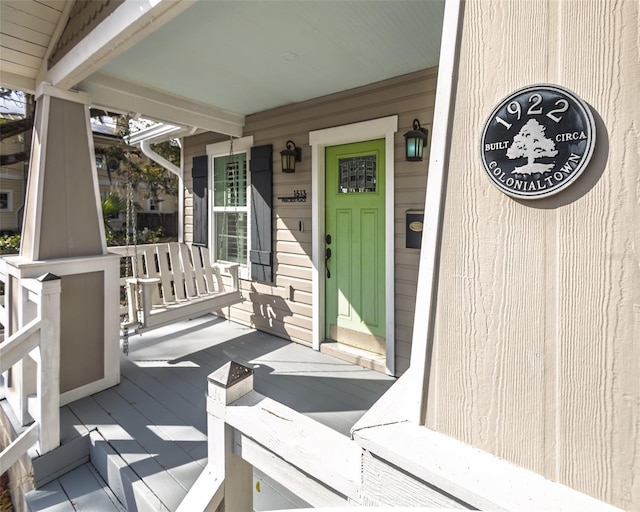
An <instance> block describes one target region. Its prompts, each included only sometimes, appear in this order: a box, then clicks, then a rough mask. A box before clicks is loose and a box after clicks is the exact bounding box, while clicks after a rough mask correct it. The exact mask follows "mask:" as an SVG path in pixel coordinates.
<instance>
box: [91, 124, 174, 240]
mask: <svg viewBox="0 0 640 512" xmlns="http://www.w3.org/2000/svg"><path fill="white" fill-rule="evenodd" d="M92 132H93V143H94V146H95V153H96V170H97V173H98V187H99V191H100V197H101V198H103V199H104V198H105V197H106V196H107V195H108V194H111V193H116V194H118V195H120V196H121V197H122V198H124V199H125V200H127V201H128V200H129V191H128V188H129V183H128V182H127V177H126V176H125V175H123V174H121V173H118V172H117V171H118V168H119V167H120V165H121V163H120V162H118V161H117V160H116V159H114V158H113V157H110V156H109V154H108V148H111V147H113V146H117V145H123V144H125V143H124V142H123V141H122V138H121V137H120V136H118V135H115V134H114V133H113V130H112V129H111V128H110V126H109V125H106V124H103V123H99V122H93V123H92ZM131 150H132V151H139V150H137V148H133V147H132V148H131ZM105 151H106V153H105ZM134 158H135V160H136V161H137V162H139V163H141V164H142V163H144V162H146V161H148V159H147V157H146V156H144V155H143V154H140V155H139V156H135V157H134ZM130 200H131V201H132V202H133V203H134V205H135V206H134V207H135V211H136V222H137V227H138V228H139V229H143V228H145V227H146V228H149V229H158V228H159V227H162V229H163V232H164V234H166V235H168V236H170V237H174V238H176V237H177V234H178V218H177V213H178V198H177V196H176V195H173V194H164V193H162V192H155V193H151V191H150V190H149V187H148V184H146V183H140V184H138V185H137V186H134V187H133V188H132V191H131V198H130ZM125 222H126V214H125V212H122V213H120V214H119V215H118V216H117V218H112V219H109V225H110V226H111V227H112V228H114V229H119V228H122V226H123V225H124V224H125Z"/></svg>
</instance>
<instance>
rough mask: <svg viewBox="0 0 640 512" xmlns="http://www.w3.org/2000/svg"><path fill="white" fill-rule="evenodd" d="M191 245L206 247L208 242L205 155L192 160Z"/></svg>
mask: <svg viewBox="0 0 640 512" xmlns="http://www.w3.org/2000/svg"><path fill="white" fill-rule="evenodd" d="M192 173H193V245H201V246H205V247H206V246H207V245H208V240H209V212H208V208H209V206H208V203H209V196H208V188H209V187H208V175H209V159H208V157H207V156H206V155H203V156H196V157H194V158H193V171H192Z"/></svg>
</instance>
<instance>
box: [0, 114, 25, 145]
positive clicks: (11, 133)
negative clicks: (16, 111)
mask: <svg viewBox="0 0 640 512" xmlns="http://www.w3.org/2000/svg"><path fill="white" fill-rule="evenodd" d="M32 128H33V118H31V117H27V118H25V119H16V120H15V121H9V122H8V123H3V124H0V140H4V139H8V138H9V137H15V136H16V135H19V134H21V133H24V132H26V131H29V130H31V129H32Z"/></svg>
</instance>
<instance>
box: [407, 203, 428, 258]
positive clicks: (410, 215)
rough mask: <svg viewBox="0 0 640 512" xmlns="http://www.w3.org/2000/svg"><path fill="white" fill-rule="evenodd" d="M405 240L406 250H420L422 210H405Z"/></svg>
mask: <svg viewBox="0 0 640 512" xmlns="http://www.w3.org/2000/svg"><path fill="white" fill-rule="evenodd" d="M406 213H407V226H406V233H407V234H406V238H407V244H406V245H407V249H420V247H421V246H422V226H423V224H424V210H407V212H406Z"/></svg>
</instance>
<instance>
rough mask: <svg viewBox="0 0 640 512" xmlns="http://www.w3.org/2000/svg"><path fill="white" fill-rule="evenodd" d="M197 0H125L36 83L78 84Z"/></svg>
mask: <svg viewBox="0 0 640 512" xmlns="http://www.w3.org/2000/svg"><path fill="white" fill-rule="evenodd" d="M195 1H196V0H124V2H123V3H122V4H121V5H120V6H118V7H117V8H116V10H115V11H114V12H113V13H111V14H110V15H109V16H107V18H105V19H104V20H103V21H102V22H101V23H100V24H99V25H98V26H97V27H96V28H95V29H93V30H92V31H91V32H90V33H89V34H87V35H86V36H85V37H84V38H83V39H82V40H81V41H80V42H79V43H78V44H76V45H75V46H74V47H73V48H72V49H71V50H70V51H69V53H67V54H66V55H65V56H64V57H62V59H60V61H59V62H57V63H56V64H55V65H54V66H53V67H52V68H51V69H49V70H48V71H47V70H46V67H45V69H43V70H41V72H40V73H39V74H38V76H37V77H36V83H39V82H48V83H50V84H52V85H54V86H55V87H59V88H61V89H69V88H71V87H73V86H75V85H76V84H78V83H79V82H81V81H82V80H84V79H85V78H87V77H88V76H89V75H91V74H92V73H94V72H95V71H97V70H99V69H101V68H102V67H103V66H104V65H106V64H107V63H108V62H109V61H111V60H112V59H113V58H115V57H117V56H118V55H120V54H121V53H123V52H124V51H126V50H128V49H129V48H131V47H132V46H134V45H135V44H136V43H138V42H139V41H141V40H142V39H144V38H145V37H146V36H148V35H149V34H151V33H152V32H153V31H155V30H157V29H158V28H160V27H161V26H162V25H164V24H165V23H167V22H168V21H170V20H172V19H173V18H175V17H176V16H178V14H180V13H182V12H183V11H184V10H185V9H187V8H189V7H191V6H192V5H193V4H194V3H195Z"/></svg>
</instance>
